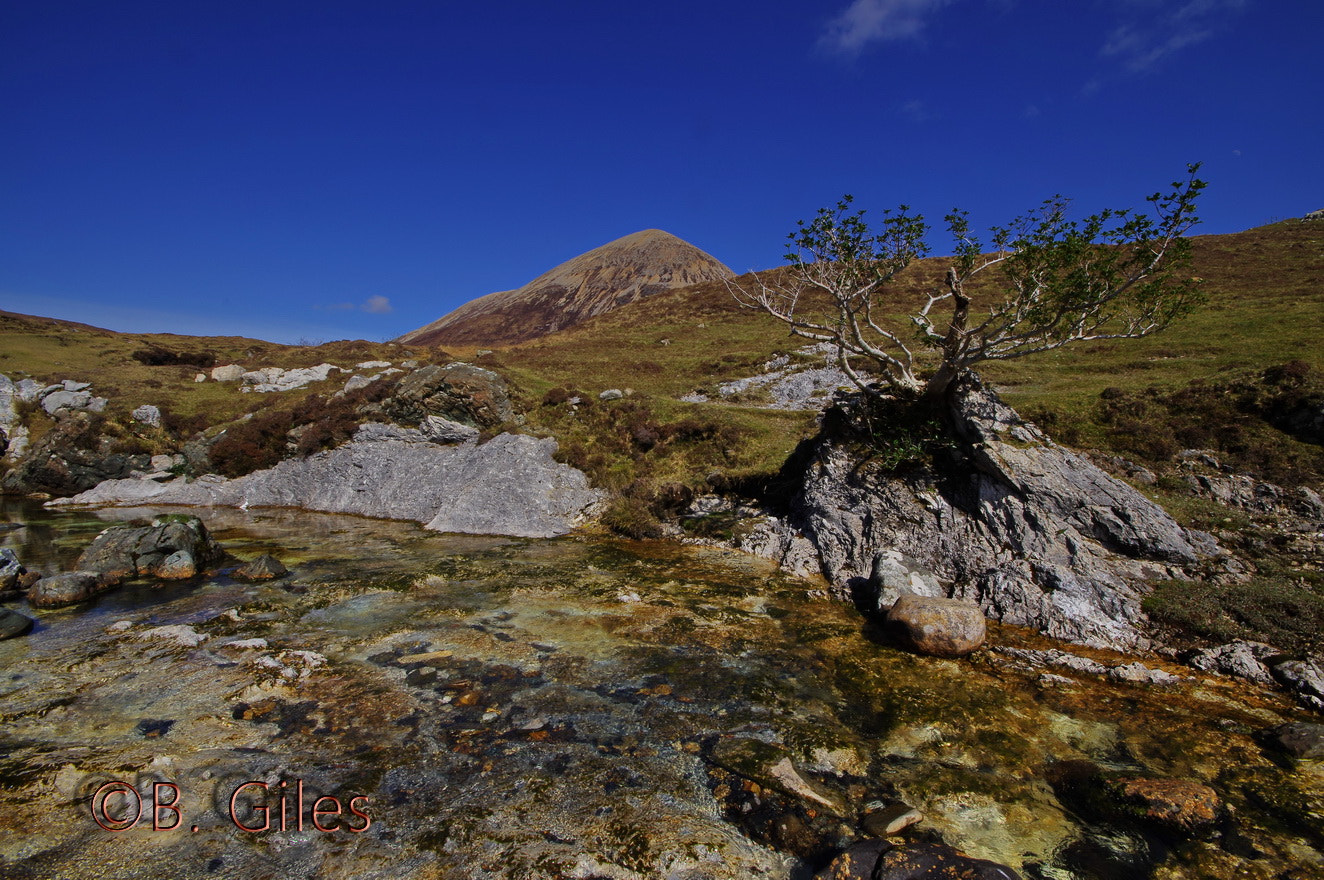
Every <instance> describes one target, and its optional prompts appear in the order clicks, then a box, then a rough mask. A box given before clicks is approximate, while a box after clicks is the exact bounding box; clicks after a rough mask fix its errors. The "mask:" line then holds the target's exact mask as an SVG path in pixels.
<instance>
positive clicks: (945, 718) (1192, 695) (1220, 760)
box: [0, 501, 1324, 880]
mask: <svg viewBox="0 0 1324 880" xmlns="http://www.w3.org/2000/svg"><path fill="white" fill-rule="evenodd" d="M151 512H152V511H144V510H137V511H124V510H113V511H104V512H100V513H99V514H94V513H88V512H51V511H46V510H43V509H41V508H39V507H36V506H33V505H31V504H26V503H23V504H20V503H17V502H12V501H11V502H5V506H3V507H0V522H5V523H8V524H9V525H4V526H0V546H7V547H11V548H12V549H13V550H14V551H15V552H16V554H17V555H18V556H19V558H20V559H21V560H22V561H23V562H24V563H25V564H27V565H28V566H29V567H30V568H36V569H39V570H43V571H47V572H53V571H55V570H57V569H59V568H69V567H71V566H72V564H73V561H74V560H75V559H76V558H77V555H78V553H79V552H80V551H81V549H82V548H83V547H84V546H86V544H87V543H88V542H90V540H91V539H92V537H93V536H94V535H95V534H96V533H97V532H98V531H99V530H101V529H102V528H104V527H105V526H106V525H107V522H106V520H107V519H128V518H131V517H134V516H138V517H142V516H146V515H150V514H151ZM202 516H203V519H204V520H205V521H206V522H207V524H208V527H209V528H210V529H211V530H212V532H213V534H214V535H215V536H216V537H217V538H218V539H219V540H220V541H221V542H222V544H223V545H224V546H225V547H226V549H227V550H229V551H230V552H231V553H233V554H234V555H235V556H236V557H238V558H239V559H243V560H246V559H251V558H253V557H254V556H256V555H258V554H260V553H264V552H272V553H274V554H275V555H277V556H278V557H279V558H280V559H281V560H282V561H283V562H284V563H285V564H286V565H287V566H289V568H290V569H291V574H290V576H288V577H286V578H283V579H281V580H279V581H276V582H272V583H269V584H263V585H256V586H255V585H250V584H240V583H237V582H234V581H232V580H230V579H229V578H228V577H226V576H225V575H224V574H223V573H222V574H218V575H216V576H214V577H211V578H210V579H204V580H201V581H197V582H194V583H191V584H185V585H171V586H161V585H159V584H154V583H151V582H143V583H139V584H134V585H130V586H128V587H126V588H123V589H121V590H118V591H116V592H113V593H109V594H106V595H104V596H102V597H101V598H100V599H98V600H97V601H96V602H95V603H94V604H92V605H90V606H83V607H79V608H74V609H65V610H57V611H45V612H40V611H32V610H31V609H29V608H27V607H26V603H22V602H18V603H10V607H14V608H15V609H16V610H19V611H22V612H24V613H28V614H30V615H31V616H34V617H37V618H38V626H37V628H36V629H35V630H34V632H32V633H31V634H29V635H28V636H26V637H22V638H18V639H12V640H9V641H4V642H0V876H2V877H34V878H36V877H42V878H44V877H56V876H59V877H217V876H226V877H230V876H234V877H302V876H308V877H346V878H349V877H365V878H372V877H383V878H385V877H391V878H403V877H422V878H432V877H435V878H470V877H472V878H488V877H496V878H512V880H513V878H544V877H545V878H562V877H565V878H569V877H577V878H599V877H601V878H636V877H637V878H677V880H681V878H695V880H697V878H737V877H739V878H746V877H769V878H804V877H808V876H810V875H811V874H812V873H813V871H814V870H815V869H817V868H818V867H821V865H822V864H823V861H824V860H825V859H826V858H827V857H829V856H830V855H831V853H832V852H833V851H835V850H837V849H839V848H841V847H844V846H846V845H848V844H850V843H852V842H854V841H855V840H858V839H860V838H861V837H863V836H866V835H867V833H868V832H867V831H866V830H865V829H866V828H868V827H870V823H869V821H868V819H869V816H870V815H871V814H874V813H877V812H878V811H880V810H881V809H883V808H885V807H887V806H890V805H893V804H896V803H904V804H907V805H909V806H911V807H915V808H917V809H918V810H920V811H921V812H922V813H923V815H924V819H923V821H921V822H920V823H919V824H917V825H915V826H913V827H911V828H910V829H908V830H906V831H905V832H903V836H905V837H908V838H909V839H911V840H937V839H941V840H944V841H945V842H947V843H948V844H951V845H953V846H956V847H958V848H960V849H962V850H964V851H965V852H967V853H969V854H970V855H972V856H976V857H980V858H986V859H992V860H994V861H997V862H1001V863H1003V864H1006V865H1009V866H1011V867H1013V868H1015V869H1016V870H1017V871H1018V872H1020V874H1021V875H1022V876H1023V877H1043V878H1082V880H1086V878H1097V880H1111V878H1124V877H1125V878H1131V877H1149V876H1153V877H1161V878H1178V877H1189V878H1222V877H1228V878H1231V877H1252V878H1261V877H1262V878H1279V877H1298V876H1299V877H1312V876H1324V856H1322V855H1321V853H1322V852H1324V818H1322V815H1324V770H1321V767H1320V765H1319V764H1317V763H1314V762H1298V761H1294V760H1291V759H1288V758H1285V757H1281V756H1278V755H1276V754H1274V753H1272V752H1270V751H1266V750H1265V748H1263V747H1262V746H1261V745H1260V744H1259V743H1258V742H1257V740H1256V739H1255V737H1254V734H1255V733H1256V732H1257V731H1260V730H1263V729H1265V728H1268V727H1272V726H1273V725H1275V724H1279V723H1281V722H1283V721H1286V720H1316V719H1311V718H1310V717H1309V716H1307V715H1304V714H1302V713H1300V712H1299V711H1297V710H1296V709H1294V708H1293V707H1292V705H1291V704H1290V703H1288V702H1287V701H1286V700H1285V699H1283V698H1282V697H1281V696H1279V695H1275V694H1271V693H1267V692H1261V691H1257V690H1255V689H1253V688H1251V687H1249V686H1247V685H1243V684H1240V683H1236V682H1231V681H1228V680H1225V679H1220V678H1217V677H1211V676H1203V675H1198V676H1197V675H1196V674H1195V673H1193V672H1192V671H1191V670H1189V669H1185V668H1183V667H1180V666H1176V665H1171V664H1163V663H1161V662H1159V661H1156V660H1153V659H1152V658H1150V659H1147V660H1146V661H1145V662H1146V663H1147V664H1148V665H1150V666H1155V667H1161V668H1165V669H1167V670H1168V671H1170V672H1174V673H1177V674H1180V675H1182V676H1184V677H1185V679H1184V680H1183V681H1182V682H1181V683H1179V684H1177V685H1173V686H1169V687H1158V686H1154V685H1142V684H1129V683H1124V682H1115V681H1110V680H1106V679H1103V678H1100V677H1095V676H1090V675H1081V674H1076V673H1071V672H1064V671H1062V670H1060V669H1054V670H1051V674H1046V672H1048V671H1046V670H1045V669H1043V668H1037V667H1035V666H1033V665H1032V664H1029V663H1026V662H1025V661H1024V660H1020V659H1017V658H1016V657H1013V656H1010V655H1008V654H1005V653H1001V652H999V651H998V650H996V648H997V647H1019V648H1050V647H1061V646H1060V645H1053V644H1050V643H1048V642H1046V641H1044V640H1041V639H1038V638H1037V637H1036V636H1034V635H1033V634H1030V633H1026V632H1024V631H1020V630H1016V629H1013V628H1005V627H999V628H994V629H993V631H992V632H991V637H990V642H991V644H992V646H993V647H994V650H983V651H980V652H979V653H977V654H976V655H974V656H972V657H971V658H968V659H965V660H959V661H953V660H941V659H934V658H927V657H918V656H914V655H912V654H909V653H906V652H904V651H902V650H900V649H899V648H897V647H895V646H894V645H892V644H891V643H890V642H889V641H888V639H887V638H886V637H885V635H883V634H882V633H879V632H877V631H875V630H874V629H873V628H871V627H870V626H868V625H867V624H866V623H865V622H864V621H863V620H862V619H861V618H860V617H859V616H858V614H857V613H856V612H855V611H854V610H853V609H851V608H848V607H845V606H842V605H839V604H836V603H833V602H830V601H827V600H822V599H814V598H810V597H809V595H808V592H809V587H808V585H806V584H805V583H804V582H802V581H799V580H797V579H794V578H790V577H786V576H784V575H782V574H780V573H778V572H776V571H775V570H774V569H772V568H771V567H770V566H769V565H768V564H767V563H765V562H763V561H761V560H758V559H754V558H751V557H747V556H742V555H739V554H736V553H734V552H727V551H722V550H715V549H704V548H694V547H682V546H676V545H671V544H665V543H651V542H643V543H633V542H624V541H616V540H608V539H604V538H600V537H588V536H572V537H567V538H561V539H554V540H523V539H506V538H482V537H462V536H446V535H437V534H434V533H429V532H425V531H423V530H422V529H421V528H419V527H417V526H413V525H409V524H401V523H392V522H383V521H376V520H367V519H359V518H355V517H345V516H333V515H325V514H311V513H306V512H301V511H288V510H272V511H220V510H216V511H212V510H208V511H203V512H202ZM176 625H179V626H187V627H191V631H192V632H194V633H197V634H198V635H200V636H203V637H205V639H204V640H202V641H200V642H199V643H198V644H196V645H189V644H186V643H187V642H188V641H190V640H191V639H190V638H189V637H188V635H187V633H188V632H189V631H188V630H166V631H163V632H157V633H151V632H150V631H151V630H154V629H157V628H160V627H167V626H176ZM181 633H182V634H183V639H182V641H181V640H180V634H181ZM172 634H173V635H175V636H176V638H170V636H171V635H172ZM255 639H260V640H264V642H254V641H251V640H255ZM231 642H248V645H249V646H247V647H246V646H244V645H243V644H240V645H231V644H228V643H231ZM300 652H310V653H300ZM1078 653H1081V654H1086V655H1088V656H1092V657H1095V658H1098V659H1102V660H1105V661H1106V662H1109V663H1112V664H1116V663H1119V662H1123V660H1124V659H1126V658H1121V657H1116V656H1111V657H1110V656H1108V655H1106V654H1104V653H1100V652H1088V651H1084V650H1080V651H1078ZM1082 760H1087V761H1090V762H1092V763H1093V764H1095V765H1097V766H1099V767H1101V768H1104V769H1105V770H1124V771H1129V772H1133V773H1135V774H1138V775H1144V776H1150V777H1162V778H1178V779H1184V780H1193V781H1197V782H1202V783H1205V784H1208V785H1210V786H1212V787H1213V789H1214V790H1215V791H1216V792H1217V793H1218V795H1219V796H1220V798H1221V799H1222V801H1223V803H1224V804H1225V806H1226V815H1225V816H1224V818H1223V819H1222V820H1221V821H1220V823H1219V824H1218V826H1217V827H1216V828H1213V829H1209V830H1205V831H1204V832H1202V833H1200V834H1196V835H1194V836H1190V837H1185V838H1174V837H1171V836H1164V835H1162V834H1156V833H1154V832H1153V831H1152V829H1147V828H1145V827H1144V826H1142V825H1131V824H1125V823H1120V822H1114V821H1111V820H1109V819H1107V818H1106V817H1100V816H1098V815H1095V814H1092V813H1089V812H1088V811H1082V810H1081V809H1080V808H1079V807H1078V805H1076V804H1074V803H1073V802H1071V800H1070V798H1068V797H1066V796H1065V795H1062V794H1061V792H1059V791H1058V790H1057V789H1055V788H1054V787H1053V785H1052V784H1050V780H1053V779H1056V778H1058V776H1056V775H1055V773H1054V770H1053V768H1055V767H1062V766H1070V765H1066V764H1064V763H1063V762H1070V761H1082ZM788 768H789V772H788ZM115 783H124V784H125V785H128V786H132V787H133V791H134V792H135V793H134V794H129V793H128V792H127V791H126V790H125V789H124V788H123V787H121V788H120V789H118V793H116V791H117V789H115V787H114V784H115ZM245 784H248V785H247V787H244V786H245ZM107 785H110V786H111V787H110V788H109V789H105V788H104V787H105V786H107ZM237 789H238V790H240V792H239V795H237V796H236V795H235V792H236V790H237ZM98 790H103V791H107V790H108V791H109V792H110V796H109V797H106V798H105V799H104V801H103V802H101V803H100V807H99V809H101V812H100V813H97V814H96V815H94V806H96V804H95V803H94V801H95V798H96V793H97V791H98ZM154 796H155V797H154ZM154 799H155V800H156V801H157V802H159V803H162V804H165V805H166V806H164V807H163V808H162V809H158V810H153V800H154ZM135 803H137V804H141V807H142V817H141V819H140V820H139V821H138V822H137V823H136V824H134V825H132V827H127V828H126V830H122V831H110V830H105V829H104V828H103V827H101V825H100V824H98V821H97V819H98V818H99V819H101V820H103V824H109V825H111V826H116V825H117V823H118V824H126V825H127V824H129V820H131V818H132V816H131V815H130V814H129V813H126V812H125V811H126V810H129V809H130V808H132V807H133V806H134V805H135ZM319 804H320V805H321V808H322V812H320V813H318V814H317V815H316V816H315V815H314V814H313V810H314V808H315V806H317V805H319ZM172 807H173V808H174V809H171V808H172ZM282 808H283V811H282ZM337 809H338V812H336V811H333V810H337ZM282 817H283V819H284V828H282V827H281V823H282ZM154 819H155V820H156V824H157V825H159V826H162V827H161V828H160V829H159V830H158V829H156V828H154V827H153V820H154ZM264 822H265V823H266V824H267V826H268V827H266V828H262V825H263V823H264ZM315 822H316V825H315V824H314V823H315ZM171 826H173V827H171ZM365 826H366V827H365ZM322 828H327V829H329V830H321V829H322ZM249 829H258V830H249ZM1292 872H1296V873H1292Z"/></svg>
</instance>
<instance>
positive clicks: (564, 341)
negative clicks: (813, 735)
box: [488, 221, 1324, 469]
mask: <svg viewBox="0 0 1324 880" xmlns="http://www.w3.org/2000/svg"><path fill="white" fill-rule="evenodd" d="M944 266H945V263H943V262H942V261H941V260H937V259H934V260H925V261H922V262H921V263H919V264H917V265H915V266H914V267H912V268H911V269H910V270H909V271H908V272H907V273H906V274H905V276H904V277H903V278H902V279H901V280H900V283H898V284H897V291H896V298H897V308H896V310H895V312H894V314H893V316H892V319H893V323H894V325H895V326H896V327H898V328H905V326H906V321H905V316H906V315H907V314H908V313H909V311H910V309H912V308H913V307H914V305H915V303H916V302H917V301H918V297H919V295H920V292H921V291H922V290H923V289H925V287H926V285H927V284H929V283H932V282H933V281H934V280H936V278H937V277H938V275H939V273H941V271H942V270H943V268H944ZM1194 271H1195V273H1196V274H1197V275H1199V276H1200V277H1201V278H1203V279H1204V286H1203V289H1204V292H1205V294H1206V296H1207V298H1208V300H1207V302H1206V304H1205V305H1204V306H1203V307H1201V308H1200V309H1199V310H1198V311H1197V312H1196V313H1195V314H1193V315H1190V316H1188V317H1187V318H1185V319H1183V320H1182V321H1180V322H1178V323H1177V324H1176V325H1174V326H1173V327H1171V328H1170V329H1169V330H1168V331H1166V332H1164V333H1161V334H1157V335H1155V336H1152V337H1149V338H1146V339H1139V340H1121V341H1115V342H1104V343H1094V344H1086V345H1082V346H1076V347H1066V348H1063V349H1060V350H1058V351H1056V352H1052V353H1049V354H1045V355H1039V356H1033V357H1027V358H1024V359H1021V360H1016V361H1007V362H1000V363H988V364H984V365H982V369H981V373H982V374H983V375H984V377H985V378H986V379H987V380H988V381H990V382H992V383H993V384H994V385H996V386H997V387H998V388H999V390H1001V391H1002V393H1003V395H1004V397H1005V398H1006V399H1007V400H1008V402H1010V403H1012V404H1013V405H1014V406H1016V407H1018V408H1020V409H1023V410H1025V411H1027V412H1030V413H1032V414H1035V415H1036V417H1044V416H1047V419H1046V421H1051V422H1054V425H1055V426H1056V427H1057V428H1058V429H1059V430H1062V431H1065V432H1066V433H1068V434H1070V438H1069V439H1070V440H1071V441H1072V442H1075V443H1077V444H1079V445H1084V446H1097V447H1108V446H1110V445H1111V443H1110V440H1109V433H1110V428H1109V426H1108V425H1106V424H1103V423H1101V422H1100V421H1099V419H1098V416H1099V414H1098V409H1099V404H1100V400H1101V398H1100V394H1101V393H1102V392H1104V391H1105V390H1108V389H1119V388H1120V389H1125V390H1130V391H1141V390H1144V389H1149V388H1151V387H1152V388H1154V389H1156V390H1160V391H1177V390H1179V389H1183V388H1185V387H1186V386H1188V385H1189V384H1190V383H1192V382H1196V381H1201V382H1205V383H1210V382H1213V383H1216V382H1219V381H1229V382H1231V381H1239V380H1244V379H1248V378H1250V377H1252V376H1254V375H1256V374H1258V373H1259V372H1261V371H1263V370H1264V369H1265V368H1267V367H1270V366H1273V365H1277V364H1283V363H1286V362H1289V361H1303V362H1305V363H1307V364H1308V365H1310V366H1311V367H1312V368H1313V370H1314V371H1315V372H1316V373H1317V374H1318V373H1319V372H1320V371H1321V370H1324V342H1321V340H1324V224H1319V223H1305V222H1302V221H1286V222H1283V223H1278V224H1274V225H1272V226H1265V227H1260V228H1257V229H1252V230H1248V231H1246V232H1242V233H1237V234H1233V235H1219V236H1202V237H1198V238H1196V239H1195V240H1194ZM746 281H748V279H746ZM803 342H804V341H803V340H800V339H798V338H796V337H792V336H789V335H788V334H787V332H786V331H785V329H784V327H782V325H780V324H778V323H777V322H776V321H774V320H773V319H771V318H769V317H767V316H765V315H762V314H760V313H757V312H752V311H747V310H744V309H741V308H739V307H738V306H737V304H736V303H735V301H734V300H733V298H732V297H731V295H730V293H729V292H728V291H727V289H726V287H725V286H724V285H722V284H703V285H697V286H695V287H690V288H686V289H684V290H679V291H674V292H671V293H666V294H661V295H658V296H654V297H652V298H650V299H647V300H644V301H641V302H637V303H634V304H632V305H629V306H626V307H624V308H622V309H619V310H617V311H614V312H611V313H608V314H606V315H602V316H600V317H598V318H595V319H593V320H592V321H589V322H588V323H586V324H584V325H582V326H580V327H577V328H574V329H571V330H568V331H565V332H562V333H558V334H555V335H552V336H549V337H545V338H543V339H540V340H537V341H534V342H531V343H527V344H524V345H521V346H518V347H514V348H510V349H507V350H504V351H499V352H497V353H495V354H493V355H491V356H489V360H488V363H490V364H495V365H499V366H500V368H501V369H502V371H503V372H505V373H506V374H507V375H508V376H509V377H510V378H511V379H512V380H513V381H514V382H515V383H516V384H517V385H518V386H519V387H520V389H521V390H522V391H523V392H524V396H525V398H526V401H527V402H528V403H529V404H530V405H532V404H534V403H535V402H536V401H537V400H539V399H540V398H541V396H542V395H543V394H545V393H546V392H547V391H548V390H550V389H552V388H556V387H564V388H569V389H575V390H580V391H583V392H587V393H589V394H591V395H594V396H596V394H597V393H598V392H599V391H601V390H603V389H605V388H613V387H615V388H632V389H634V390H635V391H636V392H639V393H642V394H643V395H646V396H648V397H650V398H652V401H653V406H655V407H656V408H658V409H659V410H661V411H663V413H664V414H665V415H666V416H667V417H674V418H682V417H686V416H692V415H695V414H697V413H701V412H702V413H706V414H708V417H709V418H720V419H723V420H730V421H731V422H733V423H739V424H740V425H741V426H743V427H745V428H746V429H748V431H749V432H750V435H749V436H750V442H753V443H756V445H757V446H758V449H757V450H756V451H753V452H751V454H750V455H749V456H747V458H746V460H745V461H744V462H743V465H744V466H745V467H746V468H749V469H757V468H768V467H771V466H773V465H774V464H775V463H777V462H779V461H780V460H782V459H783V458H784V457H785V455H786V453H788V452H789V451H790V450H791V449H792V448H793V447H794V445H795V443H796V442H797V441H798V440H799V439H800V438H801V437H802V436H805V435H806V434H807V433H809V432H811V431H812V428H813V420H812V419H811V418H808V417H802V416H796V415H788V414H785V413H781V414H775V413H770V412H768V411H765V410H757V409H753V408H748V407H739V406H731V405H726V404H720V403H710V404H699V405H687V404H680V403H677V402H675V400H674V399H675V398H677V397H679V396H681V395H683V394H686V393H688V392H692V391H695V390H701V391H709V392H711V391H712V390H713V388H714V387H715V386H716V384H717V383H718V382H721V381H726V380H730V379H735V378H739V377H742V376H748V375H752V374H754V373H757V372H758V371H759V366H760V365H761V364H763V363H764V362H766V361H767V360H769V359H770V358H771V357H773V356H774V355H776V354H780V353H785V352H789V351H793V350H794V349H795V348H797V347H799V346H800V345H802V344H803ZM535 414H536V410H535ZM533 421H534V424H537V423H538V419H536V418H535V419H534V420H533ZM547 427H548V428H552V427H555V426H554V425H551V424H548V425H547ZM1050 427H1052V426H1050ZM1132 451H1134V450H1132ZM1300 452H1301V454H1302V455H1306V456H1308V455H1309V453H1310V450H1308V449H1305V450H1300Z"/></svg>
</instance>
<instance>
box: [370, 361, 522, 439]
mask: <svg viewBox="0 0 1324 880" xmlns="http://www.w3.org/2000/svg"><path fill="white" fill-rule="evenodd" d="M382 409H383V411H384V412H385V413H386V414H387V415H388V416H390V417H391V418H392V419H394V420H396V421H398V422H401V423H402V424H407V425H417V424H420V423H421V422H422V421H423V420H424V419H426V418H427V417H428V416H430V415H431V416H440V417H441V418H443V419H448V420H450V421H453V422H462V423H464V424H467V425H477V426H479V427H488V426H492V425H499V424H501V423H502V422H505V421H508V420H509V419H510V418H511V417H512V416H513V415H514V410H512V409H511V406H510V393H509V391H508V390H507V388H506V382H505V380H504V379H502V378H501V377H500V376H499V375H497V374H496V373H494V372H492V371H491V370H484V369H482V368H481V367H475V366H473V365H472V364H463V363H455V364H447V365H446V366H444V367H440V366H436V365H435V364H434V365H430V366H426V367H421V368H419V369H417V370H414V371H413V372H412V373H410V374H409V375H408V376H405V377H404V378H403V379H401V380H400V384H399V385H398V386H397V387H396V389H395V392H394V393H393V394H392V395H391V396H390V397H389V398H387V399H386V400H384V401H383V402H382Z"/></svg>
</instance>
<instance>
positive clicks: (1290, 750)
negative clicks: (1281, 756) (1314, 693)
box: [1263, 721, 1324, 759]
mask: <svg viewBox="0 0 1324 880" xmlns="http://www.w3.org/2000/svg"><path fill="white" fill-rule="evenodd" d="M1263 737H1264V741H1265V742H1266V743H1267V744H1268V745H1270V746H1272V747H1274V748H1276V749H1280V750H1281V751H1284V752H1287V754H1289V755H1291V756H1292V757H1294V758H1311V759H1319V758H1324V724H1309V723H1307V722H1303V721H1298V722H1294V723H1289V724H1280V725H1278V726H1277V727H1275V728H1273V729H1272V730H1269V731H1267V732H1266V733H1265V734H1264V735H1263Z"/></svg>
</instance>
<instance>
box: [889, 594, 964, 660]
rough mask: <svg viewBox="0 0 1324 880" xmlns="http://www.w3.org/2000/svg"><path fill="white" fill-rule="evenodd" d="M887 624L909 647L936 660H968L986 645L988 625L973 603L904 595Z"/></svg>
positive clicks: (895, 604)
mask: <svg viewBox="0 0 1324 880" xmlns="http://www.w3.org/2000/svg"><path fill="white" fill-rule="evenodd" d="M887 623H888V626H889V627H891V629H892V631H893V632H894V633H895V634H896V636H897V637H898V638H899V639H900V640H901V641H902V642H903V643H905V644H906V646H907V647H909V648H911V649H913V650H915V651H917V652H919V653H921V654H932V655H934V656H936V657H964V656H965V655H966V654H969V653H971V652H972V651H975V650H976V649H978V648H979V646H980V645H982V644H984V639H985V637H986V636H987V634H988V625H987V623H986V622H985V620H984V612H983V610H982V609H981V608H980V607H979V606H978V605H976V604H975V603H973V602H965V601H962V600H960V599H942V598H934V597H931V596H916V595H914V594H913V593H903V594H902V595H901V597H900V598H899V599H897V600H896V602H895V603H894V604H893V605H892V609H891V610H890V611H888V612H887Z"/></svg>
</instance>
